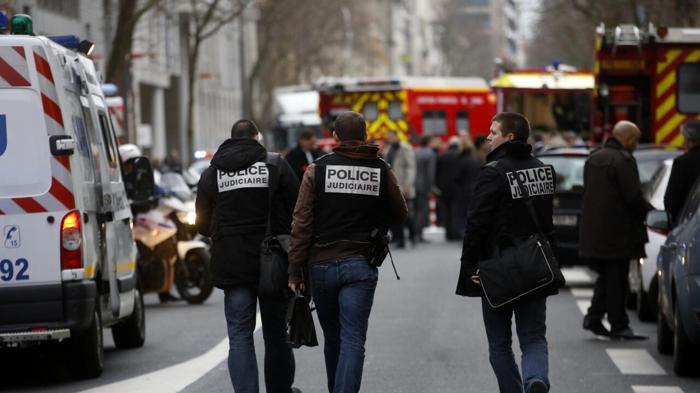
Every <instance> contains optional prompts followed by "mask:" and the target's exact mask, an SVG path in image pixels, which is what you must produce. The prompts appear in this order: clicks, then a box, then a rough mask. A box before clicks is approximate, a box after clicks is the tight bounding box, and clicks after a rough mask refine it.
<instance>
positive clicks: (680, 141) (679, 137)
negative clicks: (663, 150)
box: [671, 132, 683, 146]
mask: <svg viewBox="0 0 700 393" xmlns="http://www.w3.org/2000/svg"><path fill="white" fill-rule="evenodd" d="M671 144H672V145H674V146H680V145H682V144H683V134H681V133H680V132H679V133H678V135H676V137H675V138H673V140H672V141H671Z"/></svg>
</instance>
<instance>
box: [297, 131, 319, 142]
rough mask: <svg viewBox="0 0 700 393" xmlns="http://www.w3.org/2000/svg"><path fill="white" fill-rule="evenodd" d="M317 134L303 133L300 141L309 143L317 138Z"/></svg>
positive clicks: (311, 132)
mask: <svg viewBox="0 0 700 393" xmlns="http://www.w3.org/2000/svg"><path fill="white" fill-rule="evenodd" d="M315 137H316V134H314V133H313V131H302V132H301V133H299V140H300V141H308V140H309V139H311V138H315Z"/></svg>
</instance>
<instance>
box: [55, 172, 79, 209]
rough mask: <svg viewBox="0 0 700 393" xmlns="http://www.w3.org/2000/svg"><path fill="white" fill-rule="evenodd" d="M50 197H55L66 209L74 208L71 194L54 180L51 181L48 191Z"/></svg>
mask: <svg viewBox="0 0 700 393" xmlns="http://www.w3.org/2000/svg"><path fill="white" fill-rule="evenodd" d="M49 192H50V193H51V195H53V196H54V197H56V199H58V200H59V202H61V203H62V204H63V206H65V207H67V208H68V209H74V208H75V199H73V193H72V192H70V190H69V189H67V188H66V187H65V186H64V185H63V184H61V182H59V181H58V180H56V178H55V177H54V178H52V179H51V188H50V189H49Z"/></svg>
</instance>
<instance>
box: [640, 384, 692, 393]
mask: <svg viewBox="0 0 700 393" xmlns="http://www.w3.org/2000/svg"><path fill="white" fill-rule="evenodd" d="M632 391H633V392H634V393H683V389H681V388H679V387H678V386H639V385H633V386H632Z"/></svg>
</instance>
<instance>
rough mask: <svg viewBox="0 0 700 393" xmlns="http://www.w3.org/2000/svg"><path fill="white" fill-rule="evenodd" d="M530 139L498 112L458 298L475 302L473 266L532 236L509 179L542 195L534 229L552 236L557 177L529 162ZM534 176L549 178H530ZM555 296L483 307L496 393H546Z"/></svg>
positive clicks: (521, 123) (477, 289)
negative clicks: (517, 352)
mask: <svg viewBox="0 0 700 393" xmlns="http://www.w3.org/2000/svg"><path fill="white" fill-rule="evenodd" d="M529 135H530V124H529V123H528V121H527V119H526V118H525V117H524V116H523V115H520V114H517V113H509V112H503V113H500V114H498V115H496V116H495V117H494V118H493V120H492V123H491V129H490V132H489V136H488V140H487V143H488V144H489V147H490V149H491V152H490V153H489V154H488V156H487V158H486V160H487V164H486V165H485V166H484V167H483V168H482V169H481V171H479V174H478V177H477V179H476V183H475V184H474V191H473V194H472V198H471V201H470V203H469V215H468V218H467V229H466V233H465V235H464V243H463V246H462V259H461V261H462V265H461V268H460V273H459V281H458V283H457V294H458V295H463V296H481V295H482V289H481V281H480V277H479V270H478V268H479V262H481V261H484V260H487V259H491V258H493V257H494V253H495V251H496V250H498V249H504V248H507V247H512V246H513V245H514V243H515V241H516V240H522V239H527V238H528V237H530V236H532V235H534V234H535V233H537V232H538V230H537V226H536V224H535V223H534V221H533V219H532V218H531V217H530V214H529V212H528V209H527V207H526V205H525V201H524V199H523V198H522V194H521V193H518V192H517V191H515V192H514V191H513V190H517V188H514V187H518V185H517V183H516V184H514V183H513V181H514V179H515V176H518V177H520V178H521V179H523V185H524V186H525V187H527V188H528V189H538V190H541V191H540V192H538V193H537V195H535V194H534V193H533V194H532V195H531V200H532V204H533V207H534V210H535V214H536V215H537V221H538V222H539V223H540V225H541V229H542V231H543V232H544V233H545V234H550V233H551V232H552V230H553V225H552V209H553V208H552V200H553V197H554V189H555V179H556V175H555V173H554V169H553V168H552V167H551V166H549V165H545V164H543V163H542V162H541V161H540V160H538V159H537V158H535V157H533V156H532V148H531V147H530V145H528V144H527V142H526V141H527V139H528V136H529ZM536 171H537V172H543V173H549V176H548V177H545V178H538V177H536V176H532V173H535V172H536ZM554 293H557V290H556V288H550V287H545V288H543V289H542V290H539V291H537V292H535V293H532V294H530V295H528V296H525V297H523V298H521V299H519V300H517V301H514V302H512V303H510V304H507V305H505V306H503V307H500V308H493V307H491V306H490V305H489V303H488V302H487V301H486V299H482V312H483V318H484V325H485V327H486V336H487V339H488V342H489V360H490V361H491V366H492V367H493V371H494V373H495V374H496V378H497V379H498V387H499V391H500V392H501V393H512V392H523V391H524V392H527V393H534V392H538V393H539V392H541V393H546V392H547V391H549V359H548V354H547V353H548V349H547V339H546V330H547V325H546V308H547V303H546V301H547V296H548V295H550V294H554ZM513 315H515V325H516V330H517V334H518V340H519V341H520V348H521V350H522V353H523V356H522V375H521V373H520V371H519V370H518V366H517V364H516V362H515V358H514V356H513V350H512V330H511V324H512V319H513Z"/></svg>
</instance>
